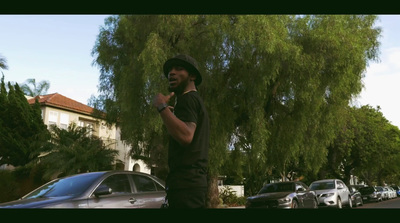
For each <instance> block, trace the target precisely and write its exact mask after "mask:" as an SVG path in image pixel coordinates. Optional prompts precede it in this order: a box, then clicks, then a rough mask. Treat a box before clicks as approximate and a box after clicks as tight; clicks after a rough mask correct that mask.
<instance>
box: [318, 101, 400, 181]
mask: <svg viewBox="0 0 400 223" xmlns="http://www.w3.org/2000/svg"><path fill="white" fill-rule="evenodd" d="M342 119H344V120H345V122H344V124H343V125H342V126H341V128H340V131H339V132H338V133H337V134H336V136H335V139H334V141H332V143H331V144H330V145H329V146H328V156H327V162H326V164H325V165H324V167H323V168H322V169H321V170H320V172H319V178H340V179H343V180H344V181H345V182H346V183H350V177H351V175H355V176H357V177H358V178H360V179H361V180H364V181H365V182H366V183H367V184H370V185H372V184H373V183H375V184H376V183H379V184H381V185H383V184H384V183H385V182H386V183H395V177H396V176H397V177H398V176H399V174H398V170H399V167H400V164H399V163H400V160H399V156H400V154H399V152H400V144H399V137H400V131H399V129H398V127H397V126H394V125H392V124H391V123H390V122H389V121H388V120H387V119H386V118H385V117H384V116H383V114H382V112H381V111H380V107H379V106H378V107H377V108H373V107H371V106H370V105H364V106H362V107H360V108H358V107H348V109H347V112H346V113H345V114H344V115H343V116H342Z"/></svg>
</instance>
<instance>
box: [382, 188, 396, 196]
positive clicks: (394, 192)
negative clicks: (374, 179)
mask: <svg viewBox="0 0 400 223" xmlns="http://www.w3.org/2000/svg"><path fill="white" fill-rule="evenodd" d="M384 187H385V188H386V189H387V190H388V193H389V199H393V198H396V197H397V193H396V191H395V190H394V189H393V188H392V187H391V186H384Z"/></svg>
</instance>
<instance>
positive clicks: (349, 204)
mask: <svg viewBox="0 0 400 223" xmlns="http://www.w3.org/2000/svg"><path fill="white" fill-rule="evenodd" d="M347 208H353V201H352V200H351V197H349V203H348V204H347Z"/></svg>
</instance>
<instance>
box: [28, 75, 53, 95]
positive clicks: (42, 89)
mask: <svg viewBox="0 0 400 223" xmlns="http://www.w3.org/2000/svg"><path fill="white" fill-rule="evenodd" d="M49 88H50V82H49V81H40V82H39V83H36V80H35V79H34V78H29V79H27V80H26V81H25V83H24V84H23V85H21V90H22V91H23V92H24V93H25V95H28V96H31V97H36V96H38V95H44V94H46V93H47V90H49Z"/></svg>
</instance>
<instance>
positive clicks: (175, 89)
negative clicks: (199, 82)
mask: <svg viewBox="0 0 400 223" xmlns="http://www.w3.org/2000/svg"><path fill="white" fill-rule="evenodd" d="M189 82H190V77H187V79H186V80H182V82H181V83H180V84H179V85H178V86H176V87H171V86H168V91H169V92H174V93H175V94H176V95H181V94H183V92H184V90H185V88H186V86H187V85H188V84H189Z"/></svg>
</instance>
